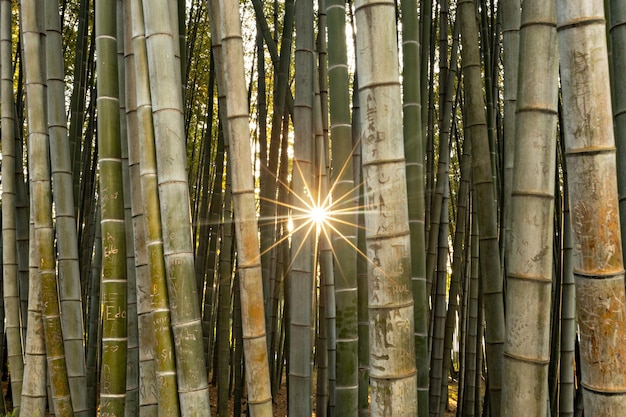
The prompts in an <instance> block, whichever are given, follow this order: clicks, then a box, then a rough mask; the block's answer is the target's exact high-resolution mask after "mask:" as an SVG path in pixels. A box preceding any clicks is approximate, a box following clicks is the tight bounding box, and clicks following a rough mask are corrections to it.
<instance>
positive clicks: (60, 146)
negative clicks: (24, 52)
mask: <svg viewBox="0 0 626 417" xmlns="http://www.w3.org/2000/svg"><path fill="white" fill-rule="evenodd" d="M45 9H46V53H47V54H46V69H47V78H48V92H47V97H48V131H49V135H50V159H51V171H52V185H53V188H54V194H53V198H54V207H55V214H56V233H57V240H56V242H57V250H58V254H59V255H58V256H59V260H58V273H59V284H60V287H59V295H60V299H61V310H62V314H61V320H62V326H63V340H64V344H65V350H66V351H67V357H68V358H69V360H68V361H67V373H68V378H69V384H70V392H71V397H72V406H73V408H74V412H75V413H76V414H77V415H79V416H82V415H85V413H86V412H87V402H86V401H87V399H86V396H85V390H84V386H85V353H84V348H83V333H84V330H83V327H84V326H83V311H82V299H81V286H80V266H79V264H78V236H77V233H76V216H75V208H74V194H73V180H72V165H71V158H70V144H69V141H68V136H67V120H66V116H65V104H64V103H65V94H64V93H65V73H64V68H63V49H62V39H61V19H60V17H59V2H58V0H50V1H46V3H45Z"/></svg>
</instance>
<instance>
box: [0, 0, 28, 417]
mask: <svg viewBox="0 0 626 417" xmlns="http://www.w3.org/2000/svg"><path fill="white" fill-rule="evenodd" d="M11 15H12V13H11V1H9V0H3V1H2V2H0V103H1V104H0V108H1V111H2V114H1V117H2V120H1V124H2V130H1V135H2V243H3V245H2V266H3V268H2V290H3V291H2V294H3V299H4V308H5V317H6V322H5V334H6V341H7V342H6V343H7V357H8V364H9V367H10V369H11V392H12V397H13V398H12V400H13V401H12V402H13V409H14V410H15V414H16V415H19V413H20V400H21V397H22V394H21V391H22V379H23V374H24V361H23V359H22V335H21V329H20V300H19V280H18V272H19V266H18V265H19V264H18V244H17V192H18V190H17V188H18V184H17V167H18V166H19V165H20V164H19V163H17V162H16V157H17V155H16V146H15V145H16V140H15V134H14V133H15V130H14V129H15V115H14V109H15V105H14V100H13V69H12V68H13V67H12V65H11V62H12V59H11V58H12V28H13V25H12V17H11Z"/></svg>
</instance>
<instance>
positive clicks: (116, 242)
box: [96, 0, 128, 416]
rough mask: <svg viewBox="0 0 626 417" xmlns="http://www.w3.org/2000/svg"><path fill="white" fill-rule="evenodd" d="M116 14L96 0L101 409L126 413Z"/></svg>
mask: <svg viewBox="0 0 626 417" xmlns="http://www.w3.org/2000/svg"><path fill="white" fill-rule="evenodd" d="M116 28H117V14H116V13H111V10H110V4H109V3H105V2H104V1H102V0H97V1H96V50H97V52H98V60H97V61H96V71H97V73H98V85H97V107H98V121H97V123H98V164H99V166H100V181H99V182H100V187H99V189H100V193H101V197H100V204H101V207H102V208H101V210H102V212H101V221H100V227H101V229H102V255H103V258H102V283H101V296H100V299H101V309H102V321H103V322H102V362H101V374H100V412H101V413H108V414H107V415H112V416H122V415H123V414H124V409H125V403H126V361H127V347H128V336H127V334H128V332H127V264H126V230H125V229H126V227H125V219H124V189H123V180H122V176H123V174H122V152H121V146H122V145H121V138H120V113H119V75H118V64H117V29H116Z"/></svg>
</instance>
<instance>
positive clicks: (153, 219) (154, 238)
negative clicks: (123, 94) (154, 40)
mask: <svg viewBox="0 0 626 417" xmlns="http://www.w3.org/2000/svg"><path fill="white" fill-rule="evenodd" d="M131 19H132V22H131V25H132V38H133V50H134V52H135V54H134V55H135V56H134V58H135V59H134V71H135V81H136V101H137V119H138V120H137V123H138V132H137V133H138V135H137V137H136V138H132V137H131V138H130V139H131V141H132V143H133V145H135V143H136V146H138V148H139V164H140V170H139V175H140V178H141V179H140V181H141V204H142V209H143V212H144V226H145V229H146V246H147V251H148V268H149V270H150V291H149V295H150V306H151V309H152V326H153V332H154V350H155V352H159V354H157V355H156V356H155V365H154V366H155V375H156V378H157V389H158V391H157V392H158V398H159V402H158V408H159V413H160V414H161V415H178V414H179V413H180V412H181V410H180V404H179V395H178V382H177V372H176V371H177V369H176V360H175V346H174V338H173V334H172V328H171V324H172V319H171V312H170V302H169V297H168V286H167V282H166V266H165V258H164V248H163V237H162V232H163V231H162V221H161V213H160V209H159V193H158V184H157V159H156V149H155V137H154V125H153V119H152V103H151V97H150V76H149V71H148V54H147V49H146V39H145V29H144V17H143V9H142V4H141V1H140V0H132V1H131Z"/></svg>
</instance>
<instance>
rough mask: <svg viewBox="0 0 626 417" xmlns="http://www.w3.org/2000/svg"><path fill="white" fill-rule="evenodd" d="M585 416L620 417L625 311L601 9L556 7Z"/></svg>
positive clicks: (598, 4) (597, 1)
mask: <svg viewBox="0 0 626 417" xmlns="http://www.w3.org/2000/svg"><path fill="white" fill-rule="evenodd" d="M557 24H558V28H557V30H558V39H559V54H560V61H561V86H562V91H563V124H564V132H565V151H566V158H567V170H568V176H567V179H568V186H569V192H570V196H569V200H570V210H571V222H572V229H573V248H574V253H573V267H574V277H575V281H576V305H577V308H578V310H577V311H578V326H579V337H580V362H581V363H580V365H581V370H582V380H581V385H582V387H583V393H584V395H583V400H584V406H585V415H587V414H588V415H591V416H600V415H601V416H607V417H613V416H622V415H626V344H625V343H624V340H625V338H626V322H625V321H624V319H623V317H624V314H625V311H624V309H625V308H626V296H625V294H624V264H623V258H622V252H621V250H620V248H621V234H620V219H619V206H618V191H617V171H616V158H615V140H614V131H613V120H612V111H611V94H610V83H609V69H608V57H607V46H606V33H605V30H606V27H605V17H604V2H603V1H601V0H593V1H567V2H564V1H557Z"/></svg>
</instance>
